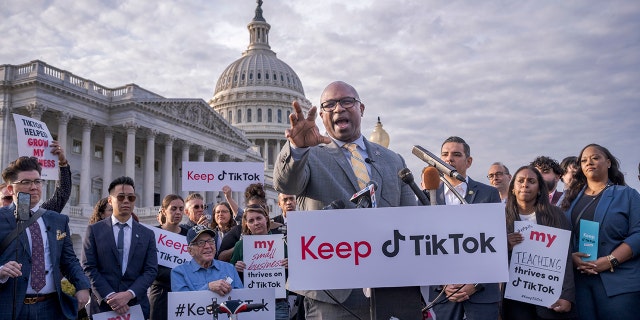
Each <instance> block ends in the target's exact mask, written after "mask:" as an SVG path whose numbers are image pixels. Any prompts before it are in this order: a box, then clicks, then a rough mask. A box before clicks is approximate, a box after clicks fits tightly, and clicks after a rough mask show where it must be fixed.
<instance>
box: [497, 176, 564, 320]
mask: <svg viewBox="0 0 640 320" xmlns="http://www.w3.org/2000/svg"><path fill="white" fill-rule="evenodd" d="M548 194H549V192H548V190H547V186H546V184H545V183H544V180H543V179H542V174H540V171H538V170H537V169H536V168H535V167H532V166H524V167H520V168H519V169H518V170H517V171H516V172H515V174H514V175H513V179H512V180H511V182H510V183H509V194H508V197H507V204H506V207H505V218H506V221H507V234H508V235H507V240H508V242H509V245H508V247H509V257H511V252H512V250H513V247H514V246H516V245H518V244H519V243H521V242H522V241H523V240H524V239H523V237H522V234H520V233H517V232H514V222H515V221H530V222H532V223H535V224H540V225H544V226H548V227H554V228H561V229H569V222H568V221H567V219H566V218H565V217H564V214H563V213H562V210H560V208H558V207H556V206H554V205H552V204H551V203H550V202H549V196H548ZM574 289H575V288H574V283H573V264H572V263H571V257H570V256H569V255H568V254H567V264H566V266H565V275H564V282H563V283H562V293H561V294H560V299H558V301H556V302H555V303H554V304H552V305H551V306H550V307H549V308H545V307H541V306H537V305H533V304H529V303H526V302H521V301H515V300H510V299H504V300H503V302H502V318H503V319H518V320H528V319H531V320H534V319H572V318H574V317H575V308H574V305H573V302H574V301H575V290H574Z"/></svg>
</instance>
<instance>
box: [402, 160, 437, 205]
mask: <svg viewBox="0 0 640 320" xmlns="http://www.w3.org/2000/svg"><path fill="white" fill-rule="evenodd" d="M398 176H399V177H400V180H402V182H404V183H406V184H408V185H409V187H410V188H411V190H412V191H413V193H414V194H415V195H416V197H418V201H420V204H421V205H423V206H426V205H428V204H429V200H427V196H425V195H424V193H423V192H422V190H420V188H418V185H416V182H415V179H414V178H413V173H411V170H409V168H404V169H402V170H400V172H398Z"/></svg>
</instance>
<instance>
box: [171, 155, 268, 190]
mask: <svg viewBox="0 0 640 320" xmlns="http://www.w3.org/2000/svg"><path fill="white" fill-rule="evenodd" d="M263 182H264V163H263V162H189V161H183V162H182V191H189V190H214V191H215V190H222V187H224V186H229V187H231V189H232V190H244V189H245V188H246V187H247V186H249V185H250V184H252V183H263Z"/></svg>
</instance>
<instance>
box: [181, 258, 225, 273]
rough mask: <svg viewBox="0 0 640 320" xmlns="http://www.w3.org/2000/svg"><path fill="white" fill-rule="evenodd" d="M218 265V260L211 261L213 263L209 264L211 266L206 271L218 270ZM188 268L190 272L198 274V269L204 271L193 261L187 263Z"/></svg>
mask: <svg viewBox="0 0 640 320" xmlns="http://www.w3.org/2000/svg"><path fill="white" fill-rule="evenodd" d="M218 263H219V262H218V260H216V259H213V261H212V262H211V266H209V268H207V269H211V268H214V269H216V270H220V267H219V266H218ZM188 267H189V271H191V272H198V270H200V269H205V268H203V267H202V266H201V265H199V264H198V263H197V262H196V260H195V259H191V261H189V262H188Z"/></svg>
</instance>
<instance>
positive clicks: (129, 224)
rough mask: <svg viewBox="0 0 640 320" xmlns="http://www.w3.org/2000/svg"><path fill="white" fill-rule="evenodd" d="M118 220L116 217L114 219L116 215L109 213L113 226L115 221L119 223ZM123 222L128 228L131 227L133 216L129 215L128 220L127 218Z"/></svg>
mask: <svg viewBox="0 0 640 320" xmlns="http://www.w3.org/2000/svg"><path fill="white" fill-rule="evenodd" d="M119 222H120V221H119V220H118V219H116V217H114V216H113V215H111V225H112V226H114V227H115V225H116V223H119ZM124 224H126V225H128V226H129V228H133V216H129V220H127V222H125V223H124Z"/></svg>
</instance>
